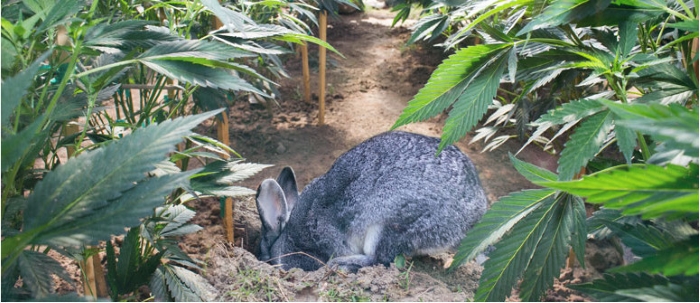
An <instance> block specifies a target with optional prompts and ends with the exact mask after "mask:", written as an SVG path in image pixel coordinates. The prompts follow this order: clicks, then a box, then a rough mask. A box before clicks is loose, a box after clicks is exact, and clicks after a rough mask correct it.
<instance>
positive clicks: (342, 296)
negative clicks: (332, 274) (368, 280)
mask: <svg viewBox="0 0 700 303" xmlns="http://www.w3.org/2000/svg"><path fill="white" fill-rule="evenodd" d="M356 286H357V285H353V286H350V287H347V286H340V285H336V284H334V283H333V281H329V282H328V288H327V289H326V290H323V291H321V292H319V296H320V297H321V298H322V299H323V300H324V301H330V302H369V301H372V299H371V298H370V297H369V296H368V295H367V294H365V293H364V292H363V291H362V290H360V289H359V288H358V287H356Z"/></svg>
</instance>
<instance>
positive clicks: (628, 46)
mask: <svg viewBox="0 0 700 303" xmlns="http://www.w3.org/2000/svg"><path fill="white" fill-rule="evenodd" d="M618 35H619V37H620V42H619V44H618V50H619V53H620V56H621V58H622V59H624V58H627V56H629V54H630V51H632V48H633V47H634V46H635V45H637V23H634V22H620V25H619V26H618Z"/></svg>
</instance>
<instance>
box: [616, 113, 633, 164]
mask: <svg viewBox="0 0 700 303" xmlns="http://www.w3.org/2000/svg"><path fill="white" fill-rule="evenodd" d="M615 138H616V139H617V146H618V147H619V148H620V152H622V155H623V156H624V157H625V161H627V164H632V156H633V154H634V149H635V147H637V136H636V134H635V133H634V131H633V130H631V129H629V128H627V127H625V126H622V125H620V124H619V123H616V124H615Z"/></svg>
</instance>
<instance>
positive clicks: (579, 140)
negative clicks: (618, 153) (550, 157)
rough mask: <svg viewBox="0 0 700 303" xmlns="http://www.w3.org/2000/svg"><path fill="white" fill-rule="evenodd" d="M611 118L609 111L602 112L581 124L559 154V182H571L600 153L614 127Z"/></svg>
mask: <svg viewBox="0 0 700 303" xmlns="http://www.w3.org/2000/svg"><path fill="white" fill-rule="evenodd" d="M612 116H613V114H612V113H611V112H610V111H604V112H599V113H597V114H595V115H593V116H591V117H589V118H588V119H586V120H585V121H583V122H581V124H580V125H579V127H578V128H577V129H576V131H575V132H574V134H573V135H571V138H570V139H569V141H567V142H566V144H565V145H564V150H562V152H561V158H559V168H558V170H559V179H560V180H571V179H572V178H573V177H574V175H576V174H577V173H578V172H579V171H580V170H581V168H582V167H584V166H586V164H587V163H588V161H589V160H591V159H592V158H593V157H594V156H595V155H596V154H597V153H598V152H599V151H600V148H601V147H602V146H603V143H605V139H606V137H607V135H608V133H609V132H610V131H611V130H612V128H613V126H614V124H613V120H612Z"/></svg>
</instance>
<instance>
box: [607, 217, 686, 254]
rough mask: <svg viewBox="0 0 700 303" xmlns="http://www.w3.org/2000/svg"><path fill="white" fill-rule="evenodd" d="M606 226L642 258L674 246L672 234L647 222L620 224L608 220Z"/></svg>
mask: <svg viewBox="0 0 700 303" xmlns="http://www.w3.org/2000/svg"><path fill="white" fill-rule="evenodd" d="M606 226H607V227H608V228H610V230H612V232H613V233H614V234H615V235H616V236H618V237H619V238H620V240H621V241H622V243H624V244H625V245H626V246H627V247H629V248H630V249H631V250H632V252H633V253H634V254H635V255H637V256H639V257H642V258H646V257H648V256H652V255H654V254H656V253H657V252H658V251H660V250H663V249H667V248H670V247H673V246H674V237H673V235H670V234H668V233H667V232H665V231H663V230H660V229H658V228H656V227H655V226H653V225H647V224H621V223H617V222H608V223H606Z"/></svg>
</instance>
